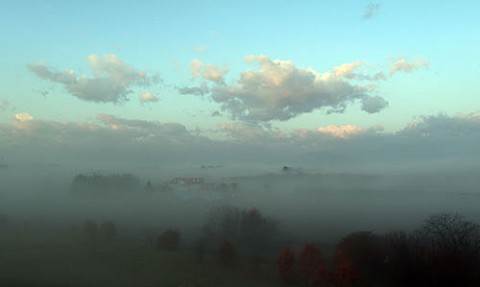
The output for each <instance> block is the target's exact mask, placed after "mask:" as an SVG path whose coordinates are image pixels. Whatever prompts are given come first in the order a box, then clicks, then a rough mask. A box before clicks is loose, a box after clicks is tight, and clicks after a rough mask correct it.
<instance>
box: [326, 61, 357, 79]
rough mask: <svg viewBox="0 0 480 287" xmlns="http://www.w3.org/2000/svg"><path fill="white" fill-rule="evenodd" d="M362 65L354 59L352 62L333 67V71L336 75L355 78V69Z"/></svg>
mask: <svg viewBox="0 0 480 287" xmlns="http://www.w3.org/2000/svg"><path fill="white" fill-rule="evenodd" d="M361 66H362V62H360V61H355V62H353V63H347V64H343V65H340V66H336V67H334V68H333V72H334V74H335V76H337V77H345V78H347V79H353V78H355V70H356V69H358V68H360V67H361Z"/></svg>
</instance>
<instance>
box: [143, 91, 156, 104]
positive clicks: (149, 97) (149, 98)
mask: <svg viewBox="0 0 480 287" xmlns="http://www.w3.org/2000/svg"><path fill="white" fill-rule="evenodd" d="M138 99H139V101H140V102H141V103H156V102H158V97H156V96H155V95H154V94H153V93H152V92H145V93H141V94H139V95H138Z"/></svg>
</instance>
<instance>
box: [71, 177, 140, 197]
mask: <svg viewBox="0 0 480 287" xmlns="http://www.w3.org/2000/svg"><path fill="white" fill-rule="evenodd" d="M139 188H140V179H139V178H137V177H136V176H133V175H131V174H127V173H125V174H113V175H102V174H90V175H88V174H78V175H76V176H75V177H74V179H73V181H72V190H73V192H76V193H97V194H98V193H102V192H103V193H105V192H131V191H136V190H139Z"/></svg>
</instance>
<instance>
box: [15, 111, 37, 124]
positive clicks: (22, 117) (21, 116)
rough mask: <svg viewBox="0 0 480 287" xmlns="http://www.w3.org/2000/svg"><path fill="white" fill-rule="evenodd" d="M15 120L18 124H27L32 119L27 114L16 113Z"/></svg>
mask: <svg viewBox="0 0 480 287" xmlns="http://www.w3.org/2000/svg"><path fill="white" fill-rule="evenodd" d="M15 120H17V121H20V122H28V121H31V120H33V117H32V116H31V115H30V114H28V113H18V114H15Z"/></svg>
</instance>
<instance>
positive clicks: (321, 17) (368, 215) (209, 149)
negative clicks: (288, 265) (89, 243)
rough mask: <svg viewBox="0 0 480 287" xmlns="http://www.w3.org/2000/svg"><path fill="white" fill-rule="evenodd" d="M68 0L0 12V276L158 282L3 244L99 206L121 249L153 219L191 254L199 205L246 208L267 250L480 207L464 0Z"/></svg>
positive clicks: (469, 25) (50, 241) (472, 34)
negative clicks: (267, 232)
mask: <svg viewBox="0 0 480 287" xmlns="http://www.w3.org/2000/svg"><path fill="white" fill-rule="evenodd" d="M84 2H85V1H83V2H82V1H76V2H68V3H67V2H65V3H64V2H58V1H34V2H29V1H6V2H5V4H4V5H3V6H4V7H3V8H2V11H0V25H1V27H3V28H2V29H0V37H1V38H2V39H5V41H2V45H1V47H0V52H1V54H2V57H1V59H2V60H1V61H0V63H1V66H2V68H1V69H0V239H1V241H0V252H4V253H3V254H4V255H5V254H7V255H5V256H6V257H5V258H7V259H8V260H4V261H2V262H0V266H8V267H5V268H7V270H10V271H9V272H10V274H2V271H0V285H1V283H2V282H6V284H7V283H8V284H11V285H12V286H53V285H49V284H54V285H55V284H57V285H58V286H97V285H98V286H102V285H101V284H107V285H105V286H108V285H109V284H114V283H113V282H116V283H115V284H116V285H118V286H135V283H134V282H137V283H138V284H143V285H138V286H157V285H154V284H160V285H162V284H167V283H165V282H166V281H155V280H157V279H148V278H150V277H148V276H150V275H145V276H146V277H145V278H147V277H148V278H147V279H145V278H144V281H142V280H143V279H139V278H140V277H141V276H140V275H138V276H139V277H136V276H137V275H135V276H134V275H132V276H131V277H128V278H125V279H124V281H121V280H120V281H118V282H117V281H115V280H114V279H112V278H114V277H115V276H117V275H113V274H118V273H122V272H121V271H118V270H124V269H122V268H126V269H128V268H130V267H125V266H127V265H128V264H130V263H128V264H127V265H125V266H123V265H121V267H119V268H120V269H115V271H112V270H113V269H112V270H110V269H109V270H110V271H108V272H106V273H109V272H110V273H111V274H112V275H105V276H106V277H105V278H103V277H102V278H103V279H99V278H100V277H101V276H100V277H98V278H96V277H88V276H87V277H88V278H87V277H85V278H86V279H85V278H83V277H82V278H83V279H78V281H75V280H76V279H72V278H77V277H75V276H77V273H76V271H71V272H72V273H71V275H68V276H67V275H65V276H67V277H62V278H60V277H59V278H56V277H55V276H54V277H55V278H54V279H52V277H51V274H53V273H52V271H51V270H50V269H48V267H45V270H43V271H38V272H37V271H32V270H36V269H35V268H36V267H33V266H34V265H35V266H37V265H38V264H41V263H35V264H34V263H32V264H31V265H28V264H26V263H25V262H23V261H22V259H20V258H22V256H24V258H37V257H35V256H34V255H32V254H30V253H28V252H30V251H25V250H31V248H37V247H38V246H37V245H35V244H37V243H35V244H34V243H32V242H31V241H30V238H31V237H32V236H34V235H36V234H37V232H38V234H40V235H39V237H40V239H39V242H41V243H38V244H40V245H41V244H44V245H42V246H43V247H38V248H39V250H43V251H39V252H47V251H51V252H52V254H57V253H59V254H60V253H61V252H60V251H59V250H60V249H58V248H59V247H58V246H70V245H69V244H73V243H72V242H76V241H75V240H76V239H72V238H77V237H81V235H79V234H80V233H81V230H82V228H84V227H85V228H86V226H88V223H86V222H87V221H88V220H91V221H94V222H96V223H98V224H99V225H100V224H101V222H104V223H105V222H108V223H109V224H110V223H113V224H114V226H115V228H116V230H117V231H118V234H117V239H116V240H117V241H116V242H117V243H116V244H118V246H120V247H118V248H119V250H120V249H121V250H123V251H124V252H125V254H126V253H128V252H131V251H132V250H148V248H150V247H151V246H150V245H152V244H153V243H152V244H150V245H149V243H148V242H150V241H152V240H154V239H152V238H159V234H161V232H163V231H165V230H170V229H171V230H175V231H178V232H179V233H180V234H181V241H180V250H181V252H184V253H181V254H190V253H188V252H190V251H188V250H190V249H191V246H193V245H195V244H196V243H195V242H197V241H196V240H198V238H203V236H204V235H205V234H204V233H205V228H206V227H205V226H208V224H206V223H208V222H209V220H210V222H211V220H212V219H211V218H212V214H214V212H215V211H216V210H217V211H218V210H219V209H221V208H225V209H228V210H229V211H228V212H233V211H232V210H233V209H235V208H236V209H238V210H237V211H238V214H243V215H242V216H247V215H246V214H250V215H251V214H253V215H255V216H256V214H257V213H255V212H257V211H258V212H260V214H261V215H262V216H264V218H265V222H268V223H269V222H272V226H273V225H275V230H276V231H275V232H276V233H275V236H274V238H275V239H274V240H271V241H269V243H268V245H269V246H270V247H271V250H270V249H268V248H267V249H268V250H267V249H266V251H265V252H266V253H265V254H264V255H265V258H270V259H271V258H274V257H275V256H276V254H277V253H278V252H279V250H282V248H285V247H289V246H290V247H292V246H297V247H298V245H300V244H302V243H305V242H314V243H317V244H319V245H320V246H323V247H324V248H325V250H326V251H325V250H324V252H325V253H326V254H327V256H326V257H327V258H328V256H330V255H331V254H333V253H334V250H335V248H336V244H337V243H338V242H339V241H340V240H342V238H344V237H345V236H347V235H348V234H350V233H352V232H355V231H371V232H373V233H375V234H380V235H382V236H383V234H386V233H388V232H389V231H392V230H404V231H405V232H415V230H417V229H418V228H419V226H421V224H422V223H423V222H424V220H425V219H426V218H428V217H429V216H431V215H432V214H439V213H448V214H461V215H462V216H465V218H467V219H468V220H471V221H472V222H480V210H479V209H478V206H479V204H480V190H479V187H480V172H479V171H480V145H479V143H480V110H479V104H480V101H479V96H480V86H479V85H478V78H479V76H480V66H479V58H478V51H479V50H480V34H479V33H478V27H480V20H479V17H478V15H479V13H480V3H477V2H475V1H466V2H462V3H455V2H448V1H443V2H442V3H437V2H438V1H422V2H421V3H418V1H402V2H397V1H375V2H374V1H343V0H342V1H310V2H308V3H301V4H299V3H294V2H291V3H266V2H265V3H257V2H254V1H242V2H238V3H230V2H225V3H214V2H211V1H176V2H175V3H168V4H167V3H166V2H163V1H142V3H137V4H134V3H133V2H132V3H118V1H101V3H95V5H93V4H92V3H87V2H85V3H84ZM317 2H319V3H317ZM92 5H93V6H92ZM3 42H4V43H3ZM79 178H80V179H79ZM119 182H121V183H120V184H119ZM129 184H132V185H129ZM112 186H114V187H115V188H112ZM252 210H255V212H253V213H248V212H247V211H252ZM237 211H235V212H237ZM235 212H233V213H235ZM241 212H243V213H241ZM233 213H232V214H233ZM235 214H236V213H235ZM238 214H237V215H238ZM2 216H3V217H2ZM238 216H240V215H238ZM2 218H4V220H5V223H4V224H2ZM7 218H8V219H7ZM259 218H263V217H259ZM7 222H8V223H7ZM273 222H274V223H275V224H273ZM89 223H91V222H89ZM85 224H86V225H85ZM107 225H108V224H107ZM2 228H3V229H2ZM87 229H88V228H87ZM72 230H73V231H72ZM62 232H63V233H62ZM62 234H63V235H62ZM65 234H68V235H65ZM148 234H150V235H148ZM152 234H153V235H152ZM272 234H273V233H272ZM412 234H413V233H412ZM62 236H64V237H65V238H68V239H65V238H64V237H62ZM238 236H240V235H238ZM64 239H65V240H64ZM210 239H211V238H210ZM217 239H219V238H216V239H215V240H217ZM230 239H231V241H232V242H233V246H234V247H235V248H238V250H239V254H241V255H238V256H239V258H242V256H245V258H247V257H248V256H247V255H245V254H247V251H245V250H248V248H247V247H245V246H243V247H242V246H241V244H240V243H238V242H241V240H240V239H238V238H237V239H232V238H229V240H230ZM62 240H63V241H62ZM72 240H73V241H72ZM149 240H150V241H149ZM155 240H157V239H155ZM215 240H213V239H211V242H214V241H215ZM236 240H237V241H238V242H237V241H236ZM152 242H153V241H152ZM150 243H151V242H150ZM236 243H238V246H237V245H235V244H236ZM15 244H18V245H15ZM75 244H77V243H75ZM75 244H74V245H75ZM82 244H83V243H82ZM265 244H266V243H265ZM80 245H81V244H80ZM80 245H79V246H80ZM14 246H17V247H14ZM32 246H37V247H32ZM72 246H73V245H72ZM81 246H83V245H81ZM195 246H196V245H195ZM42 248H44V249H42ZM77 248H80V249H81V248H83V247H78V246H77V245H75V246H74V247H72V248H71V249H68V248H67V249H68V250H80V249H77ZM95 248H97V249H95ZM102 248H103V247H102ZM105 248H107V247H105ZM108 248H110V247H108ZM108 248H107V249H108ZM115 248H117V247H115ZM122 248H123V249H122ZM135 248H137V249H135ZM142 248H144V249H142ZM215 248H216V247H215ZM215 248H213V247H212V248H211V249H208V250H209V251H208V252H211V253H208V252H207V253H208V254H214V251H212V250H215ZM242 248H245V250H243V249H242ZM292 248H294V247H292ZM107 249H105V250H107ZM153 249H154V248H153ZM12 250H13V251H12ZM15 250H17V251H18V250H22V252H27V253H25V254H27V255H18V254H16V253H15V252H16V251H15ZM82 250H83V249H82ZM92 250H93V251H92V254H90V255H91V257H89V258H87V259H85V258H84V259H78V258H80V257H78V258H77V257H75V258H77V259H75V260H77V261H75V260H74V259H72V262H94V261H95V260H97V259H98V258H100V257H101V256H100V255H98V254H100V253H101V252H102V251H98V250H103V249H101V248H100V247H98V246H97V245H95V247H94V248H93V249H92ZM95 250H96V251H95ZM108 250H110V249H108ZM186 250H187V251H188V252H187V251H186ZM110 251H111V250H110ZM110 251H105V254H109V253H108V252H110ZM123 251H122V252H123ZM156 251H158V250H156ZM95 252H97V253H95ZM112 252H113V251H112ZM132 252H133V251H132ZM139 252H140V251H139ZM142 252H143V251H142ZM242 252H245V253H242ZM269 252H270V253H269ZM275 252H276V253H275ZM329 252H330V255H328V254H329ZM147 253H148V252H147V251H145V254H147ZM0 254H2V253H0ZM12 254H13V255H12ZM19 254H20V253H19ZM128 254H130V253H128ZM132 254H133V253H132ZM135 254H137V253H135ZM142 254H143V253H142ZM90 255H89V256H90ZM29 256H30V257H29ZM72 256H73V255H72ZM96 256H100V257H96ZM105 256H106V255H105ZM129 256H130V255H129ZM132 256H133V255H132ZM135 256H136V255H135ZM138 256H139V258H140V257H141V258H142V259H141V260H145V261H148V260H149V259H145V258H147V257H148V256H149V255H148V256H147V257H142V256H143V255H138ZM156 256H163V255H156ZM179 256H180V255H179ZM182 256H183V255H182ZM185 256H187V255H185ZM188 256H190V255H188ZM212 256H214V255H212ZM39 257H40V256H39ZM106 257H108V256H106ZM126 257H128V256H126ZM126 257H125V258H126ZM331 257H333V255H331ZM108 258H110V259H111V257H108ZM122 258H123V257H122ZM155 258H157V257H155ZM158 258H160V257H158ZM158 258H157V259H158ZM182 258H183V257H182ZM37 259H38V258H37ZM157 259H152V260H153V261H154V260H157ZM177 259H178V258H177ZM177 259H175V260H177ZM270 259H269V260H270ZM1 260H2V259H1V258H0V261H1ZM12 260H13V261H14V262H17V261H15V260H18V263H15V264H17V265H15V264H13V265H9V263H8V262H7V261H9V262H10V261H12ZM32 260H33V261H32V262H36V261H35V260H36V259H32ZM62 260H63V259H62ZM82 260H84V261H82ZM89 260H90V261H89ZM99 260H100V259H99ZM139 260H140V259H139ZM158 260H160V259H158ZM178 260H179V261H178V262H185V261H181V260H180V259H178ZM265 260H266V261H265V262H270V261H271V262H274V260H273V261H272V260H270V261H268V260H267V259H265ZM46 261H47V262H50V263H51V264H52V265H51V266H56V265H55V264H57V263H54V262H56V261H55V260H53V259H52V260H50V261H49V260H46ZM160 261H161V260H160ZM166 261H168V260H166ZM39 262H40V261H39ZM69 262H70V261H69ZM129 262H130V261H129ZM175 262H177V261H175ZM207 262H208V261H207ZM271 262H270V263H271ZM50 263H49V264H50ZM72 264H73V265H75V264H77V263H72ZM178 264H180V263H178ZM181 264H183V263H181ZM181 264H180V265H181ZM185 264H186V263H185ZM189 264H190V263H189ZM268 264H269V263H268ZM268 264H267V263H265V266H267V267H265V268H266V269H265V270H274V269H275V268H274V267H271V266H270V267H268V266H269V265H268ZM60 265H62V264H59V266H60ZM73 265H72V266H73ZM12 266H13V267H12ZM25 266H31V267H25ZM45 266H49V265H48V264H46V265H45ZM75 266H76V265H75ZM119 266H120V265H119ZM128 266H130V265H128ZM172 266H173V265H172ZM175 266H176V265H175ZM272 266H274V265H272ZM24 267H25V268H24ZM29 268H31V269H29ZM56 268H60V267H56ZM82 268H85V269H82ZM82 268H79V269H78V270H90V269H88V268H87V267H85V266H84V267H82ZM95 268H96V269H95V270H97V269H98V270H99V271H98V270H97V271H98V272H99V274H102V270H103V269H102V268H104V266H103V265H102V266H96V267H95ZM105 268H107V267H105ZM172 268H173V267H172ZM175 268H176V267H175ZM175 268H174V269H175ZM188 268H192V267H188ZM188 268H187V269H188ZM202 268H203V267H202ZM269 268H270V269H269ZM73 269H74V268H73ZM73 269H72V270H73ZM107 269H108V268H107ZM147 269H148V268H147ZM147 269H145V270H147ZM177 269H181V267H178V268H177ZM52 270H53V267H52ZM75 270H77V269H75ZM92 270H93V269H92ZM128 270H130V269H128ZM135 270H137V269H135ZM139 270H140V271H138V270H137V271H138V272H139V274H143V273H142V272H145V274H147V273H148V272H147V271H145V270H143V269H141V268H140V269H139ZM97 271H94V272H93V273H95V272H97ZM137 271H135V272H137ZM69 272H70V271H69ZM132 272H133V271H132ZM199 272H200V271H199ZM202 272H203V271H202ZM272 272H273V271H272ZM110 273H109V274H110ZM266 273H268V272H266ZM45 274H47V275H45ZM68 274H70V273H68ZM148 274H150V273H148ZM202 274H203V273H202ZM268 274H269V273H268ZM29 276H32V278H34V279H32V280H33V281H31V282H30V281H24V280H23V279H22V280H23V281H22V280H21V278H22V277H29ZM79 276H80V275H79ZM102 276H103V275H102ZM108 276H111V277H108ZM152 276H153V275H152ZM178 276H179V277H178V278H183V277H182V276H185V275H184V274H183V273H182V275H178ZM192 276H193V275H192ZM228 276H233V275H231V274H230V275H228ZM228 276H227V277H228ZM255 276H256V275H255ZM193 277H195V276H193ZM200 277H201V276H200ZM207 277H208V276H207ZM227 277H225V278H227ZM240 277H241V276H240ZM247 277H248V276H247ZM367 277H368V276H367ZM65 278H67V279H65ZM78 278H80V277H78ZM132 278H133V279H132ZM152 278H154V277H152ZM175 278H176V279H172V281H171V282H170V281H169V283H168V284H170V283H171V286H180V285H179V284H181V283H182V282H184V281H182V280H180V279H178V278H177V277H175ZM208 278H209V279H205V280H206V281H205V282H207V283H205V285H202V286H220V285H221V284H223V283H224V281H222V280H220V279H219V280H218V282H223V283H218V282H217V281H215V282H217V283H218V284H217V283H212V282H214V280H213V281H209V280H210V279H211V278H210V277H208ZM252 278H253V277H252ZM257 279H258V278H257ZM283 279H285V278H283ZM283 279H282V280H283ZM2 280H3V281H2ZM179 280H180V281H182V282H180V281H179ZM192 280H193V279H192ZM258 280H259V281H258V282H260V283H258V284H260V285H258V286H270V285H268V284H270V283H272V282H274V283H272V285H271V286H275V284H279V282H278V281H268V280H269V279H268V280H267V279H265V278H263V277H262V278H261V279H258ZM253 281H255V280H253ZM253 281H252V282H253ZM68 282H70V283H68ZM120 282H123V283H120ZM139 282H141V283H139ZM152 282H154V283H152ZM159 282H163V283H159ZM195 282H197V281H195ZM266 282H269V283H266ZM77 283H78V285H75V284H77ZM197 283H198V282H197ZM197 283H196V284H197ZM283 283H285V282H283ZM303 283H304V282H303ZM303 283H302V282H300V283H299V282H297V281H295V282H294V283H292V282H289V284H294V285H295V284H297V285H301V284H303ZM15 284H17V285H15ZM22 284H23V285H22ZM32 284H33V285H32ZM42 284H44V285H42ZM68 284H72V285H68ZM122 284H124V285H122ZM149 284H152V285H149ZM185 284H186V283H185ZM192 284H193V283H192ZM215 284H217V285H215ZM239 284H240V283H239ZM244 284H247V283H245V282H244ZM248 284H250V283H248ZM252 284H253V283H252ZM160 285H159V286H160ZM197 285H198V286H200V285H201V284H200V283H198V284H197ZM197 285H195V284H193V285H192V286H197ZM163 286H166V285H163ZM169 286H170V285H169ZM185 286H187V285H185ZM252 286H253V285H252ZM302 286H307V285H306V284H305V285H302ZM308 286H310V285H308ZM325 286H326V285H325ZM395 286H397V285H395ZM425 286H428V285H425ZM459 286H460V285H459ZM465 286H467V285H465Z"/></svg>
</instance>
